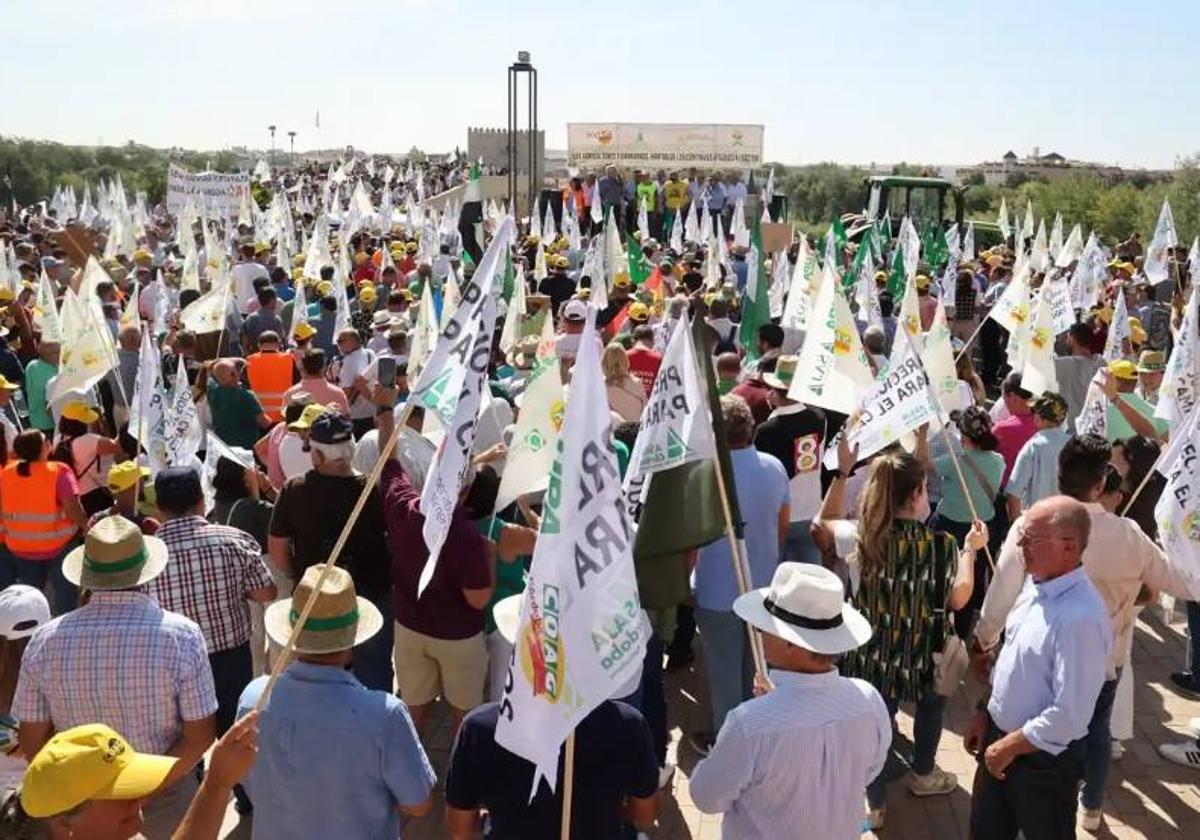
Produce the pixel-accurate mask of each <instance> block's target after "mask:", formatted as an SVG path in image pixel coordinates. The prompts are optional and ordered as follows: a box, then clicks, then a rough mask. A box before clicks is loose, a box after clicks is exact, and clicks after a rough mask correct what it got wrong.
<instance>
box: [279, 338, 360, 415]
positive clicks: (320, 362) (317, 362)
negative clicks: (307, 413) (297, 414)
mask: <svg viewBox="0 0 1200 840" xmlns="http://www.w3.org/2000/svg"><path fill="white" fill-rule="evenodd" d="M301 391H302V392H304V393H306V394H308V395H309V396H311V397H312V399H313V402H315V403H318V404H320V405H327V406H329V407H331V408H336V409H338V410H339V411H341V412H342V414H344V415H345V416H346V417H349V416H350V403H349V402H348V401H347V400H346V392H345V391H343V390H342V389H341V388H339V387H337V386H336V385H334V384H333V383H331V382H329V381H328V380H327V379H326V378H325V351H324V350H321V349H319V348H318V349H313V350H310V351H308V352H307V353H305V354H304V355H303V356H301V357H300V381H299V382H297V383H296V384H295V385H292V386H291V387H290V388H288V389H287V391H286V392H285V393H284V401H285V403H286V401H287V400H288V399H290V398H292V397H294V396H295V395H296V394H297V393H299V392H301Z"/></svg>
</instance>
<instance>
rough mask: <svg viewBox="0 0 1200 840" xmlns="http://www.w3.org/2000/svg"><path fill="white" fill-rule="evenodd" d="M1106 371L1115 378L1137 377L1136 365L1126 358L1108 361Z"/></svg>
mask: <svg viewBox="0 0 1200 840" xmlns="http://www.w3.org/2000/svg"><path fill="white" fill-rule="evenodd" d="M1108 372H1109V373H1111V374H1112V375H1113V376H1115V377H1117V379H1137V365H1135V364H1134V363H1133V362H1131V361H1129V360H1128V359H1118V360H1117V361H1115V362H1109V365H1108Z"/></svg>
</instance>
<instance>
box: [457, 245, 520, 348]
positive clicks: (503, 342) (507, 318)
mask: <svg viewBox="0 0 1200 840" xmlns="http://www.w3.org/2000/svg"><path fill="white" fill-rule="evenodd" d="M444 305H445V304H443V306H444ZM524 320H525V269H523V268H521V267H520V266H517V268H516V276H515V277H514V278H513V293H512V298H511V299H510V300H509V301H508V311H506V312H505V313H504V327H503V328H502V329H501V330H500V352H501V353H503V354H504V355H506V356H507V355H508V354H509V352H510V351H511V350H512V349H513V345H514V344H516V343H517V339H519V338H520V337H521V325H522V323H523V322H524Z"/></svg>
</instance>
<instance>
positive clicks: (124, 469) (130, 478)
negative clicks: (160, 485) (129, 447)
mask: <svg viewBox="0 0 1200 840" xmlns="http://www.w3.org/2000/svg"><path fill="white" fill-rule="evenodd" d="M139 477H141V478H149V477H150V470H148V469H146V468H145V467H139V466H138V465H137V464H135V463H134V462H133V461H122V462H121V463H119V464H113V465H112V466H111V467H109V468H108V489H109V490H111V491H113V492H114V493H120V492H121V491H123V490H128V489H129V488H130V487H132V486H133V485H135V484H137V480H138V478H139Z"/></svg>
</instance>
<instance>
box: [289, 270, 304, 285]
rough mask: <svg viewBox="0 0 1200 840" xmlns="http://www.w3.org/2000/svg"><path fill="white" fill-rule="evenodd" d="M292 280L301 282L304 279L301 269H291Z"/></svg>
mask: <svg viewBox="0 0 1200 840" xmlns="http://www.w3.org/2000/svg"><path fill="white" fill-rule="evenodd" d="M292 279H293V280H295V281H296V282H300V281H301V280H303V279H304V269H303V268H293V269H292Z"/></svg>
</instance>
